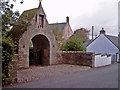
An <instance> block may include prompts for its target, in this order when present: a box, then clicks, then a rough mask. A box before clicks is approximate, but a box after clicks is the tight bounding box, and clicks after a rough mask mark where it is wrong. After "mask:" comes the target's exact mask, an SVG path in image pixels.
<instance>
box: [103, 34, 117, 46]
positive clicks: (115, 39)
mask: <svg viewBox="0 0 120 90" xmlns="http://www.w3.org/2000/svg"><path fill="white" fill-rule="evenodd" d="M105 36H106V37H107V38H108V39H109V40H110V41H111V42H112V43H113V44H114V45H115V46H117V47H118V37H116V36H111V35H105Z"/></svg>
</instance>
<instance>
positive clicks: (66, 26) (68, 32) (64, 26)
mask: <svg viewBox="0 0 120 90" xmlns="http://www.w3.org/2000/svg"><path fill="white" fill-rule="evenodd" d="M57 26H59V27H60V29H61V30H62V31H63V35H62V38H63V39H65V40H67V39H68V38H69V37H70V36H72V34H73V31H72V29H71V26H70V23H69V17H66V22H64V23H53V24H50V28H51V29H53V28H54V27H57Z"/></svg>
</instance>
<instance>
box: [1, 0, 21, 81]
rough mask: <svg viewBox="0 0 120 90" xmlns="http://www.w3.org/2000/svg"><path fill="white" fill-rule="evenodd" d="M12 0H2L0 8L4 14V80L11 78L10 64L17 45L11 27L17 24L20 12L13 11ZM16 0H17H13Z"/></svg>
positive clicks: (2, 42)
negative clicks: (10, 33)
mask: <svg viewBox="0 0 120 90" xmlns="http://www.w3.org/2000/svg"><path fill="white" fill-rule="evenodd" d="M9 1H10V0H7V1H6V2H5V0H1V1H0V2H1V3H0V10H1V14H2V16H1V17H2V22H1V23H2V31H0V32H2V33H1V34H2V40H1V39H0V40H1V42H0V44H1V46H2V47H1V48H2V80H3V82H4V81H5V79H7V78H9V73H8V72H9V69H8V64H9V63H10V62H11V61H12V58H13V56H14V54H15V49H16V45H15V42H14V41H13V40H12V38H11V37H10V36H9V32H10V30H11V28H12V27H13V26H14V25H15V23H16V21H17V20H18V18H19V12H18V11H15V12H13V7H14V5H13V4H9ZM13 1H15V0H13Z"/></svg>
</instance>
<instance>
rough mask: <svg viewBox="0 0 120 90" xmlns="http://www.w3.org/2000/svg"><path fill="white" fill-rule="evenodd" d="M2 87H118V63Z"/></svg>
mask: <svg viewBox="0 0 120 90" xmlns="http://www.w3.org/2000/svg"><path fill="white" fill-rule="evenodd" d="M63 70H64V67H63ZM68 70H69V69H68ZM52 73H54V70H53V72H52ZM4 88H118V64H112V65H110V66H105V67H101V68H93V69H87V70H83V71H80V70H76V71H75V72H74V73H68V74H62V75H58V76H55V77H50V78H46V79H37V80H35V81H32V82H28V83H22V84H17V85H14V86H6V87H4Z"/></svg>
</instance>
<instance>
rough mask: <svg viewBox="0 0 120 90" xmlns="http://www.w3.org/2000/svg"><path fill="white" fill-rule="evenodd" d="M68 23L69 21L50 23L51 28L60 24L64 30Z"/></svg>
mask: <svg viewBox="0 0 120 90" xmlns="http://www.w3.org/2000/svg"><path fill="white" fill-rule="evenodd" d="M66 24H67V23H53V24H49V25H50V28H53V27H56V26H57V25H59V26H60V29H61V30H64V28H65V26H66Z"/></svg>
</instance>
